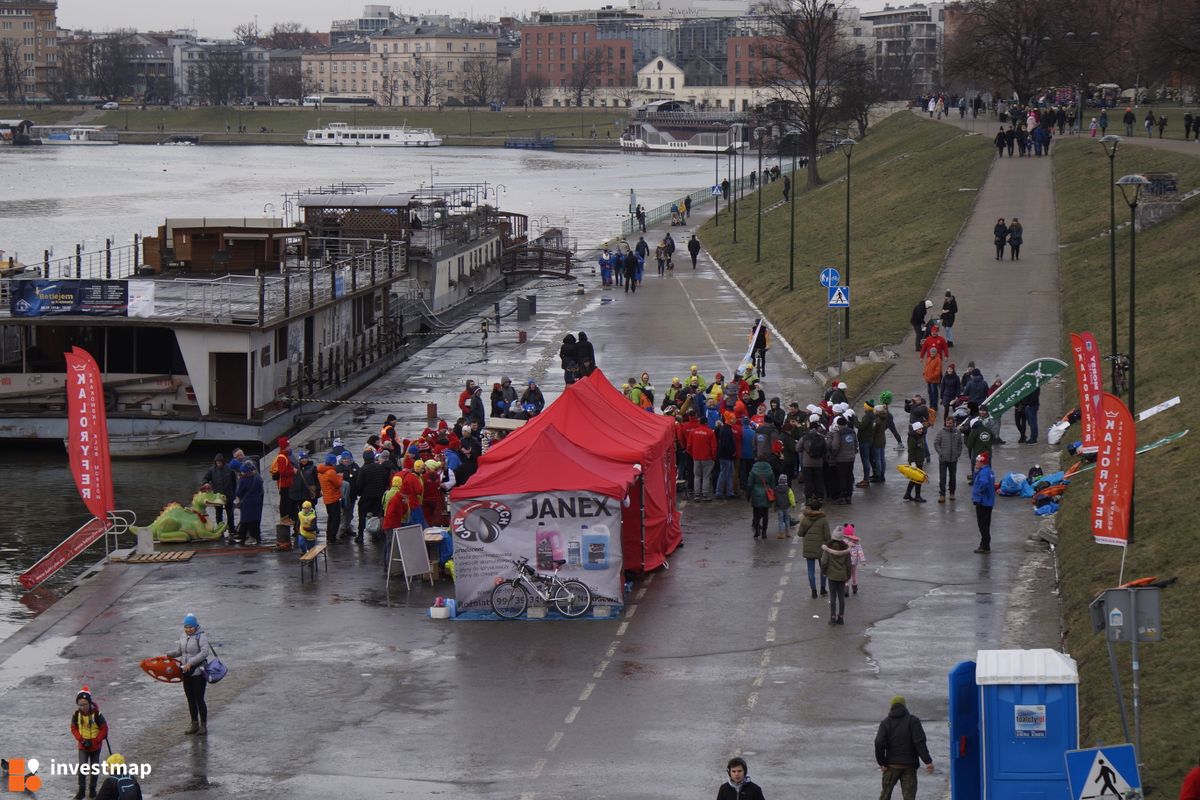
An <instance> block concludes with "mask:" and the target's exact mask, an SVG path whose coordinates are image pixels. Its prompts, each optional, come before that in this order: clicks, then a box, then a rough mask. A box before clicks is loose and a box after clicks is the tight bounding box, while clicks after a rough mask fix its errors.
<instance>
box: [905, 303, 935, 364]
mask: <svg viewBox="0 0 1200 800" xmlns="http://www.w3.org/2000/svg"><path fill="white" fill-rule="evenodd" d="M931 308H933V301H932V300H922V301H921V302H919V303H917V304H916V305H915V306H913V310H912V316H911V317H910V318H909V320H908V321H909V323H910V324H911V325H912V329H913V333H915V334H916V335H917V341H916V347H915V349H916V351H917V352H918V353H919V352H921V340H922V339H924V338H925V312H927V311H928V310H929V309H931Z"/></svg>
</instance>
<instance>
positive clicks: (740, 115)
mask: <svg viewBox="0 0 1200 800" xmlns="http://www.w3.org/2000/svg"><path fill="white" fill-rule="evenodd" d="M631 116H632V117H633V119H636V120H646V121H647V122H671V123H675V124H682V125H696V124H705V125H711V124H714V123H726V124H728V123H733V122H745V121H747V120H748V119H749V118H750V117H749V115H748V114H746V113H745V112H740V111H635V112H633V114H632V115H631Z"/></svg>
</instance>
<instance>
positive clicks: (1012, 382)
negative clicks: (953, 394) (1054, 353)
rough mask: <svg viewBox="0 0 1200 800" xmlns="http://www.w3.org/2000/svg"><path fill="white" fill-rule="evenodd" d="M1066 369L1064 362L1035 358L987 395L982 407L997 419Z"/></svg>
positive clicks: (1054, 359) (1055, 359)
mask: <svg viewBox="0 0 1200 800" xmlns="http://www.w3.org/2000/svg"><path fill="white" fill-rule="evenodd" d="M1066 368H1067V364H1066V362H1065V361H1059V360H1058V359H1057V358H1035V359H1034V360H1033V361H1030V362H1029V363H1028V364H1026V365H1025V366H1023V367H1021V368H1020V369H1019V370H1017V371H1016V372H1015V373H1014V374H1013V376H1012V377H1011V378H1009V379H1008V380H1006V381H1005V382H1004V383H1003V384H1001V385H1000V388H999V389H997V390H996V391H994V392H992V393H991V394H990V395H988V398H987V400H985V401H984V402H983V405H984V407H985V408H986V409H987V410H988V413H989V414H991V415H992V416H993V417H998V416H1000V415H1001V414H1003V413H1004V412H1005V411H1007V410H1008V409H1010V408H1012V407H1013V406H1015V405H1016V404H1017V403H1018V402H1020V400H1021V399H1022V398H1024V397H1025V396H1027V395H1028V394H1029V393H1030V392H1032V391H1033V390H1034V389H1036V388H1038V387H1039V386H1041V385H1042V384H1044V383H1045V382H1046V381H1048V380H1050V379H1051V378H1053V377H1055V376H1056V375H1058V374H1059V373H1061V372H1062V371H1063V370H1064V369H1066Z"/></svg>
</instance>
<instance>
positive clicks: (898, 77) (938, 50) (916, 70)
mask: <svg viewBox="0 0 1200 800" xmlns="http://www.w3.org/2000/svg"><path fill="white" fill-rule="evenodd" d="M859 19H860V20H861V21H862V23H863V24H864V25H866V26H868V27H869V28H870V31H871V34H870V36H871V38H872V39H873V40H874V59H875V76H876V79H877V80H879V81H880V82H881V83H882V84H883V86H884V87H885V88H886V89H887V91H888V93H889V94H890V95H891V96H892V97H893V98H895V99H909V98H911V97H914V96H916V95H919V94H928V93H930V92H934V91H937V90H938V89H940V88H941V75H942V56H943V45H944V33H945V25H946V3H917V4H913V5H909V6H901V7H897V8H892V7H891V6H884V8H883V10H882V11H864V12H862V13H861V14H860V15H859Z"/></svg>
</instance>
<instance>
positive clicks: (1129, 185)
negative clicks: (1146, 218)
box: [1117, 175, 1150, 539]
mask: <svg viewBox="0 0 1200 800" xmlns="http://www.w3.org/2000/svg"><path fill="white" fill-rule="evenodd" d="M1149 185H1150V181H1148V180H1147V179H1146V176H1145V175H1126V176H1124V177H1122V178H1120V179H1118V180H1117V186H1119V187H1121V195H1122V196H1123V197H1124V198H1125V203H1126V204H1127V205H1128V206H1129V354H1128V358H1129V367H1128V372H1127V379H1128V381H1129V401H1128V402H1127V404H1126V405H1128V407H1129V413H1131V414H1135V415H1136V414H1137V404H1136V401H1135V400H1134V384H1135V381H1134V370H1136V369H1137V354H1136V350H1137V333H1136V322H1137V319H1136V317H1137V298H1136V294H1135V292H1136V287H1137V207H1138V199H1139V197H1140V196H1141V193H1142V189H1144V188H1145V187H1147V186H1149ZM1132 529H1133V520H1132V517H1131V518H1130V531H1132ZM1130 538H1131V539H1132V538H1133V537H1132V536H1131V537H1130Z"/></svg>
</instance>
